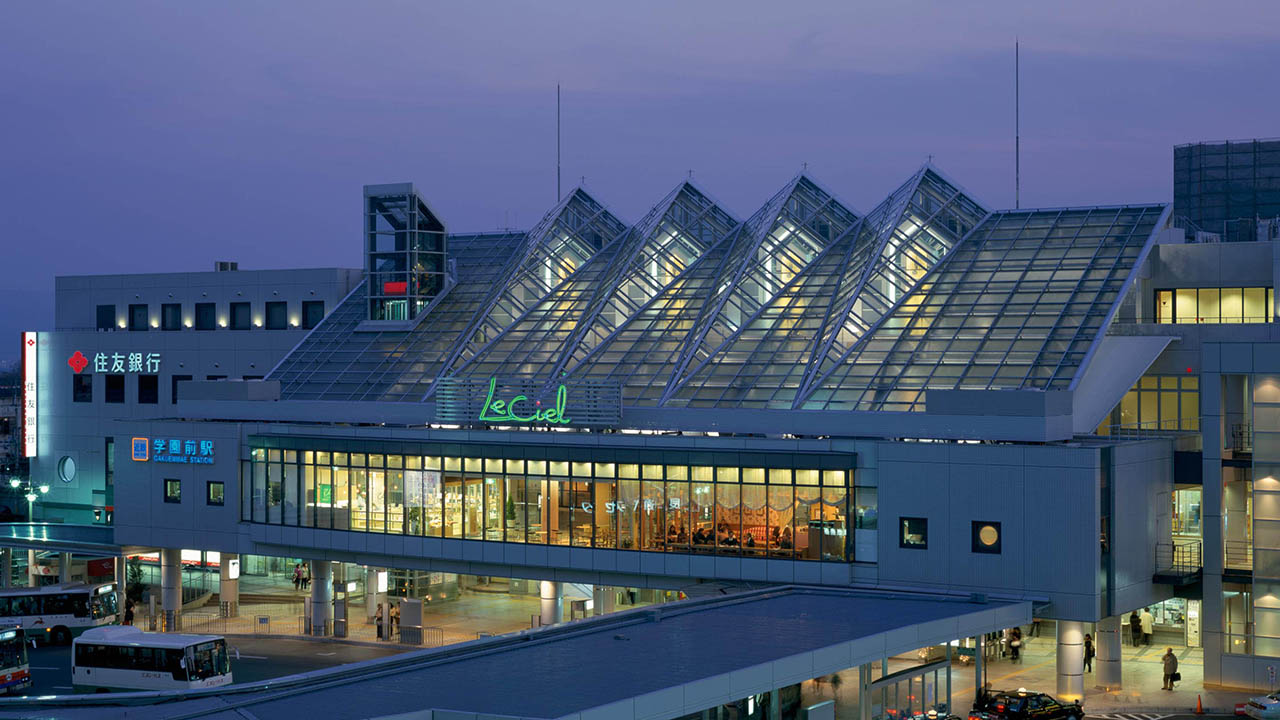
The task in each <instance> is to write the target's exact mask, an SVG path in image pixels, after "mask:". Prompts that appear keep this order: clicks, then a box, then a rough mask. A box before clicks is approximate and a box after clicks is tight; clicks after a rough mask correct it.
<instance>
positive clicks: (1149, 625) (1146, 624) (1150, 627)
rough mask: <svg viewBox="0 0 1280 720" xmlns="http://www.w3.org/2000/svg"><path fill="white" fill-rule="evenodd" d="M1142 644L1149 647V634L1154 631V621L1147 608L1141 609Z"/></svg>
mask: <svg viewBox="0 0 1280 720" xmlns="http://www.w3.org/2000/svg"><path fill="white" fill-rule="evenodd" d="M1141 621H1142V644H1143V645H1148V646H1149V645H1151V634H1152V633H1153V632H1155V629H1156V619H1155V617H1153V616H1152V615H1151V611H1150V610H1148V609H1147V608H1143V609H1142V617H1141Z"/></svg>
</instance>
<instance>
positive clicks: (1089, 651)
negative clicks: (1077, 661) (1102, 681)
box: [1084, 633, 1093, 672]
mask: <svg viewBox="0 0 1280 720" xmlns="http://www.w3.org/2000/svg"><path fill="white" fill-rule="evenodd" d="M1084 671H1085V672H1093V636H1092V635H1090V634H1088V633H1085V635H1084Z"/></svg>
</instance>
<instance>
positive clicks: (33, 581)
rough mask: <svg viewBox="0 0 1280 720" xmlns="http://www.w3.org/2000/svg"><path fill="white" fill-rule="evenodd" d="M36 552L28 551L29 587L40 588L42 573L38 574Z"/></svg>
mask: <svg viewBox="0 0 1280 720" xmlns="http://www.w3.org/2000/svg"><path fill="white" fill-rule="evenodd" d="M37 570H38V568H37V566H36V551H35V550H28V551H27V587H39V586H40V573H39V572H37Z"/></svg>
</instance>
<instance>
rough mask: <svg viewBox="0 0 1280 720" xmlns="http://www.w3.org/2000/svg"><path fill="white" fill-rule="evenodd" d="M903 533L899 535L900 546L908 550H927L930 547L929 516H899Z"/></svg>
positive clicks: (899, 524)
mask: <svg viewBox="0 0 1280 720" xmlns="http://www.w3.org/2000/svg"><path fill="white" fill-rule="evenodd" d="M898 527H899V528H900V532H901V535H899V536H898V547H900V548H907V549H908V550H925V549H928V547H929V520H928V518H913V517H904V518H898Z"/></svg>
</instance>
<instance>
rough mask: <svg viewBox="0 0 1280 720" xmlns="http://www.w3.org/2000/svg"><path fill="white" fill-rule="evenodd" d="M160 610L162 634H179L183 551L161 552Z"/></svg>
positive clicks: (168, 550) (163, 549)
mask: <svg viewBox="0 0 1280 720" xmlns="http://www.w3.org/2000/svg"><path fill="white" fill-rule="evenodd" d="M160 609H161V615H160V619H161V626H160V630H161V631H162V632H177V631H178V630H179V620H178V618H179V617H180V616H181V614H182V550H179V549H176V548H162V549H161V550H160Z"/></svg>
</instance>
